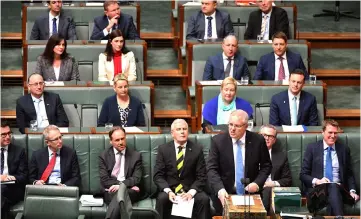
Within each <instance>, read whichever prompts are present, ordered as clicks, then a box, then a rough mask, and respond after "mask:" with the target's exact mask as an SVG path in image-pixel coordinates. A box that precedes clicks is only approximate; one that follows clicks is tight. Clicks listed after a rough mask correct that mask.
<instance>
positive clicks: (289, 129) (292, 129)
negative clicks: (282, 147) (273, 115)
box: [282, 125, 305, 132]
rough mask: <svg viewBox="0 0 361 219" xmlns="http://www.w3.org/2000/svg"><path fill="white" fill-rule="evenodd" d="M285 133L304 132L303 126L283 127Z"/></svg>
mask: <svg viewBox="0 0 361 219" xmlns="http://www.w3.org/2000/svg"><path fill="white" fill-rule="evenodd" d="M282 129H283V131H284V132H304V131H305V129H304V128H303V125H282Z"/></svg>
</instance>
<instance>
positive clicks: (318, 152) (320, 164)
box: [315, 140, 324, 178]
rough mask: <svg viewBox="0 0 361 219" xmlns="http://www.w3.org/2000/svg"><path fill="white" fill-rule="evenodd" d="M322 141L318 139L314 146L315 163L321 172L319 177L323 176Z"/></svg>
mask: <svg viewBox="0 0 361 219" xmlns="http://www.w3.org/2000/svg"><path fill="white" fill-rule="evenodd" d="M323 151H324V149H323V141H322V140H321V141H319V142H317V148H316V154H315V158H316V159H317V162H316V165H317V167H318V168H319V171H320V173H321V175H320V177H321V178H322V177H324V174H323Z"/></svg>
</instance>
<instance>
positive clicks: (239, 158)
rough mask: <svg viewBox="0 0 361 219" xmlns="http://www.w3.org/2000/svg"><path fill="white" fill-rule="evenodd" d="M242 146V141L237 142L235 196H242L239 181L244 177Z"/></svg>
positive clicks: (242, 192) (242, 189)
mask: <svg viewBox="0 0 361 219" xmlns="http://www.w3.org/2000/svg"><path fill="white" fill-rule="evenodd" d="M242 145H243V143H242V141H241V140H238V142H237V155H236V192H237V195H243V194H244V186H243V184H242V182H241V179H242V178H243V177H244V170H243V155H242Z"/></svg>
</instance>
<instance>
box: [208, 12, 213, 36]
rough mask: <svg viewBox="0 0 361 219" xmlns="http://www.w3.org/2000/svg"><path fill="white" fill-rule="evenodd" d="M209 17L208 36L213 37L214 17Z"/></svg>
mask: <svg viewBox="0 0 361 219" xmlns="http://www.w3.org/2000/svg"><path fill="white" fill-rule="evenodd" d="M207 19H208V30H207V38H212V19H213V18H212V17H207Z"/></svg>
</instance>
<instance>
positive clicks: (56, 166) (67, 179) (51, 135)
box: [29, 125, 81, 186]
mask: <svg viewBox="0 0 361 219" xmlns="http://www.w3.org/2000/svg"><path fill="white" fill-rule="evenodd" d="M43 135H44V139H45V143H46V144H47V145H48V147H44V148H41V149H39V150H37V151H35V152H34V153H33V155H32V157H31V161H30V166H29V182H30V183H31V184H34V185H44V184H50V185H58V186H80V182H81V181H80V179H81V178H80V169H79V164H78V157H77V155H76V152H75V150H74V149H72V148H70V147H67V146H65V145H63V139H62V134H61V133H60V131H59V128H58V127H57V126H55V125H49V126H48V127H46V128H45V129H44V132H43Z"/></svg>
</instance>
